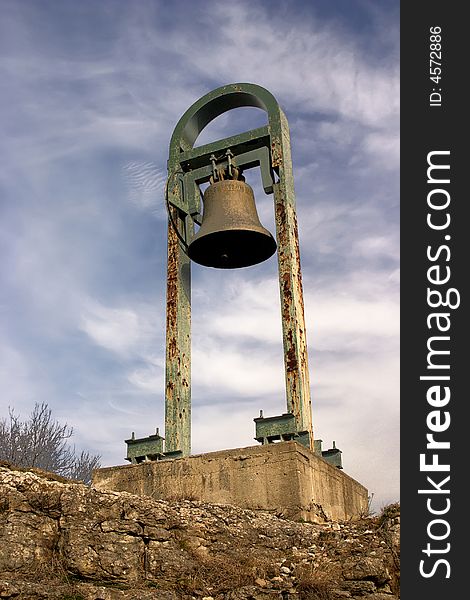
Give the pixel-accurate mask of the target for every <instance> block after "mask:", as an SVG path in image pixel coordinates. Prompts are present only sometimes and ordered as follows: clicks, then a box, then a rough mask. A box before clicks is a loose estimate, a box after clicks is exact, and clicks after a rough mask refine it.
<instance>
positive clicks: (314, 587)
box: [296, 565, 333, 600]
mask: <svg viewBox="0 0 470 600" xmlns="http://www.w3.org/2000/svg"><path fill="white" fill-rule="evenodd" d="M296 575H297V580H298V583H297V586H296V589H297V592H298V594H299V600H333V592H332V582H330V581H328V580H327V579H326V578H325V576H324V575H322V574H319V573H317V572H315V569H314V567H313V566H312V565H309V566H305V567H303V568H302V567H300V568H298V569H297V571H296Z"/></svg>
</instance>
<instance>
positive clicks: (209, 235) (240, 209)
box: [188, 179, 277, 269]
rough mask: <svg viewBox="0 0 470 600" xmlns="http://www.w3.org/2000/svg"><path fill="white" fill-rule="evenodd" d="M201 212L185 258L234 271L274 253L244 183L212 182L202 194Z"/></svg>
mask: <svg viewBox="0 0 470 600" xmlns="http://www.w3.org/2000/svg"><path fill="white" fill-rule="evenodd" d="M203 203H204V213H203V219H202V224H201V227H200V229H199V231H198V232H197V233H196V235H195V236H194V237H193V238H192V240H191V242H190V244H189V248H188V256H189V258H190V259H191V260H193V261H194V262H197V263H199V264H200V265H204V266H205V267H216V268H218V269H236V268H239V267H249V266H250V265H256V264H258V263H260V262H263V261H264V260H267V259H268V258H269V257H270V256H272V255H273V254H274V252H276V247H277V246H276V242H275V241H274V238H273V236H272V235H271V234H270V233H269V231H268V230H267V229H265V228H264V227H263V226H262V225H261V223H260V221H259V217H258V213H257V211H256V205H255V196H254V194H253V190H252V189H251V187H250V186H249V185H248V184H247V183H245V182H244V181H239V180H234V179H227V180H222V181H217V182H215V183H212V184H211V185H210V186H209V187H208V188H207V189H206V191H205V192H204V196H203Z"/></svg>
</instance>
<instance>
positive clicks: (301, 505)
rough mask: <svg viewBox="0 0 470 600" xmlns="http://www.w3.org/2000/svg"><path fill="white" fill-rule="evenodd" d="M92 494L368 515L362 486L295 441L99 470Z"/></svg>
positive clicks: (330, 516) (317, 517) (301, 514)
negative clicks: (119, 493) (104, 492)
mask: <svg viewBox="0 0 470 600" xmlns="http://www.w3.org/2000/svg"><path fill="white" fill-rule="evenodd" d="M93 485H94V487H95V488H96V489H101V490H115V491H125V492H130V493H132V494H137V495H139V496H150V497H152V498H155V499H164V500H184V499H188V500H199V501H202V502H208V503H217V504H232V505H235V506H239V507H242V508H250V509H254V510H256V509H258V510H259V509H262V510H269V511H273V512H276V513H278V514H282V515H283V516H285V517H287V518H291V519H295V520H300V519H304V520H306V521H314V522H323V521H326V520H345V519H351V518H357V517H359V516H361V515H364V514H366V513H367V509H368V493H367V490H366V488H365V487H364V486H362V485H361V484H360V483H358V482H357V481H355V480H354V479H352V478H351V477H349V475H346V473H344V472H343V471H342V470H340V469H338V468H337V467H334V466H332V465H331V464H329V463H328V462H327V461H326V460H324V459H323V458H320V457H319V456H317V455H316V454H314V453H313V452H311V451H310V450H309V449H308V448H305V447H304V446H302V445H300V444H298V443H297V442H293V441H289V442H279V443H276V444H268V445H264V446H250V447H248V448H236V449H232V450H221V451H219V452H209V453H207V454H198V455H194V456H189V457H186V458H176V459H173V460H162V461H152V462H144V463H140V464H137V465H123V466H117V467H107V468H103V469H97V470H95V471H94V473H93Z"/></svg>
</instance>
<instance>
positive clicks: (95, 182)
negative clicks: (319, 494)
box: [0, 0, 399, 510]
mask: <svg viewBox="0 0 470 600" xmlns="http://www.w3.org/2000/svg"><path fill="white" fill-rule="evenodd" d="M398 5H399V3H398V2H397V1H391V0H390V1H385V0H384V1H381V2H373V1H367V0H350V1H345V0H343V1H338V0H337V1H335V2H331V1H330V2H327V1H326V0H313V1H312V2H309V3H303V2H289V1H288V0H286V1H284V2H278V3H267V2H261V1H259V0H252V1H250V2H243V1H240V2H235V3H230V4H228V3H227V4H226V3H222V2H215V1H214V2H211V1H207V2H202V1H200V2H198V1H194V2H177V1H176V2H172V3H168V2H163V0H162V1H160V0H127V1H125V0H102V1H100V2H97V1H95V0H82V1H81V2H76V1H75V0H60V1H59V0H55V1H41V2H37V1H35V0H22V1H21V2H17V1H13V0H3V2H2V19H1V21H0V47H1V58H0V70H1V71H0V74H1V78H0V81H1V82H2V94H1V96H0V103H1V113H0V123H1V131H2V135H1V141H0V144H1V157H2V169H1V171H0V211H1V213H0V216H1V221H0V248H1V254H2V263H1V270H0V286H1V292H0V293H1V332H0V335H1V339H0V390H1V397H2V401H1V408H2V412H1V414H2V415H6V414H7V411H8V406H11V407H14V408H15V410H16V412H17V413H19V414H20V415H21V416H24V417H25V416H27V414H28V413H29V411H30V410H31V408H32V407H33V406H34V403H35V402H47V403H48V404H49V406H50V407H51V408H52V410H53V414H54V416H55V417H56V418H58V419H60V420H62V421H67V422H68V423H69V425H72V426H73V427H74V429H75V435H74V440H75V443H76V445H77V447H79V448H84V449H87V450H89V451H91V452H93V453H100V454H101V455H102V457H103V459H102V463H103V466H108V465H115V464H123V463H124V462H125V461H124V456H125V453H126V448H125V444H124V441H123V440H124V439H126V438H128V437H129V436H130V433H131V431H135V433H136V435H137V436H138V437H143V436H146V435H149V434H151V433H153V432H154V429H155V427H160V429H161V430H162V429H163V425H164V399H163V393H164V356H165V279H166V232H167V223H166V211H165V206H164V201H163V189H164V183H165V179H166V161H167V156H168V144H169V140H170V137H171V134H172V132H173V129H174V127H175V125H176V123H177V121H178V120H179V118H180V117H181V115H182V114H183V113H184V112H185V110H186V109H187V108H189V106H190V105H191V104H193V102H195V101H196V100H197V99H198V98H200V97H201V96H203V95H204V94H206V93H207V92H209V91H211V90H212V89H215V88H217V87H219V86H221V85H224V84H227V83H235V82H251V83H256V84H258V85H261V86H263V87H266V88H267V89H268V90H269V91H270V92H271V93H272V94H273V95H274V96H275V97H276V99H277V100H278V102H279V103H280V104H281V106H282V107H283V109H284V112H285V113H286V116H287V118H288V121H289V125H290V130H291V144H292V158H293V166H294V178H295V191H296V198H297V216H298V220H299V235H300V251H301V261H302V275H303V284H304V296H305V312H306V322H307V338H308V346H309V363H310V379H311V390H312V406H313V421H314V430H315V437H317V438H321V439H322V440H323V446H324V448H329V447H331V445H332V442H333V440H335V442H336V445H337V447H339V448H340V449H341V450H342V451H343V465H344V469H345V472H347V473H348V474H349V475H351V476H352V477H354V478H355V479H357V480H358V481H360V482H361V483H362V484H363V485H365V486H366V487H367V488H368V490H369V493H370V494H373V495H374V501H373V508H375V509H376V510H377V509H380V508H381V507H382V506H384V505H385V504H387V503H389V502H394V501H396V500H398V499H399V471H398V468H399V6H398ZM264 118H265V117H264V113H263V112H262V111H259V110H258V109H237V110H234V111H231V112H230V113H228V114H226V115H223V116H221V117H219V118H218V119H216V120H215V121H214V122H213V123H211V124H210V125H209V126H208V127H207V128H206V130H204V132H203V133H202V134H201V136H200V138H199V140H198V142H197V143H203V142H207V141H210V140H214V139H219V138H223V137H226V136H227V135H231V134H232V133H236V132H240V131H245V130H247V129H250V128H251V127H254V126H258V125H260V124H262V123H264ZM248 181H249V182H250V183H251V184H252V185H253V187H254V189H255V193H256V198H257V206H258V212H259V214H260V217H261V221H262V223H263V225H265V226H266V227H267V228H268V229H270V231H271V232H273V233H274V231H275V227H274V215H273V202H272V196H266V195H264V194H263V192H262V190H261V186H260V181H259V176H258V175H257V174H256V172H254V171H253V172H250V173H249V178H248ZM192 272H193V285H192V301H193V306H192V318H193V342H192V343H193V359H192V369H193V381H192V384H193V387H192V389H193V421H192V424H193V428H192V429H193V453H199V452H206V451H211V450H218V449H224V448H234V447H241V446H249V445H253V444H254V443H256V442H254V440H253V436H254V423H253V418H254V417H256V416H258V414H259V410H260V409H263V411H264V415H265V416H270V415H276V414H280V413H282V412H284V410H285V400H284V371H283V354H282V335H281V321H280V303H279V288H278V283H277V263H276V257H275V256H274V257H272V258H271V259H269V260H268V261H266V262H265V263H263V264H262V265H258V266H254V267H249V268H246V269H240V270H233V271H220V270H214V269H207V268H204V267H201V266H199V265H193V271H192Z"/></svg>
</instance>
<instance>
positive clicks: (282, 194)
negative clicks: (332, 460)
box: [272, 111, 313, 449]
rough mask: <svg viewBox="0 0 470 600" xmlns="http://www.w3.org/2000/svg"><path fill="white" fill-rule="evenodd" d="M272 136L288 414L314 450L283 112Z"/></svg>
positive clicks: (294, 219) (298, 262) (293, 204)
mask: <svg viewBox="0 0 470 600" xmlns="http://www.w3.org/2000/svg"><path fill="white" fill-rule="evenodd" d="M275 128H276V130H275V131H273V132H272V135H273V138H274V142H273V144H272V152H273V160H276V161H277V162H276V165H277V168H278V170H279V181H278V182H277V183H276V184H275V185H274V205H275V217H276V235H277V244H278V264H279V291H280V295H281V314H282V330H283V344H284V366H285V378H286V401H287V412H291V413H293V414H294V415H295V418H296V422H297V428H298V431H308V432H309V433H310V447H311V449H313V429H312V403H311V396H310V375H309V368H308V356H307V335H306V329H305V315H304V301H303V289H302V274H301V270H300V252H299V235H298V227H297V215H296V207H295V194H294V181H293V174H292V163H291V152H290V138H289V129H288V125H287V119H286V118H285V116H284V114H283V113H282V111H280V114H279V121H278V122H277V123H275Z"/></svg>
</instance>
